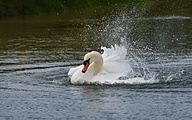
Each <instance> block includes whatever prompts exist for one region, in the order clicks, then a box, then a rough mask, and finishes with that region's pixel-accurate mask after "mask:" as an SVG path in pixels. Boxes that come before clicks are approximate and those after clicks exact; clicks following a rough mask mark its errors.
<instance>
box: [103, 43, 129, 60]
mask: <svg viewBox="0 0 192 120" xmlns="http://www.w3.org/2000/svg"><path fill="white" fill-rule="evenodd" d="M101 49H103V50H104V52H103V54H102V57H103V60H104V62H112V61H118V62H122V61H124V60H125V58H126V55H127V50H126V48H125V47H124V46H117V45H115V46H114V47H113V46H111V48H106V47H101Z"/></svg>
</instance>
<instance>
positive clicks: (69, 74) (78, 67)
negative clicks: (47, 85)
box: [68, 65, 83, 78]
mask: <svg viewBox="0 0 192 120" xmlns="http://www.w3.org/2000/svg"><path fill="white" fill-rule="evenodd" d="M81 68H83V65H80V66H77V67H74V68H71V69H70V70H69V72H68V76H69V77H70V78H71V76H72V75H73V74H74V73H75V72H76V71H77V70H79V69H81Z"/></svg>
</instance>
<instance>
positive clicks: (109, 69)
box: [68, 45, 133, 84]
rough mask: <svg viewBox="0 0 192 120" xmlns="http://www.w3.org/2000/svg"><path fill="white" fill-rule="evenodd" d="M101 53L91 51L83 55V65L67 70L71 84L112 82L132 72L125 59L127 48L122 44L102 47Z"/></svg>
mask: <svg viewBox="0 0 192 120" xmlns="http://www.w3.org/2000/svg"><path fill="white" fill-rule="evenodd" d="M102 49H103V50H104V53H103V54H100V53H99V52H96V51H92V52H90V53H87V54H86V55H85V56H84V62H83V65H80V66H78V67H75V68H71V69H70V70H69V72H68V76H69V77H70V81H71V83H72V84H83V83H95V82H99V83H114V82H118V81H122V80H118V78H120V77H123V76H127V75H128V74H132V73H133V70H132V68H131V67H130V65H129V64H128V63H127V61H126V60H125V58H126V54H127V50H126V49H125V47H123V46H117V45H115V46H114V47H113V46H112V47H111V48H106V47H102Z"/></svg>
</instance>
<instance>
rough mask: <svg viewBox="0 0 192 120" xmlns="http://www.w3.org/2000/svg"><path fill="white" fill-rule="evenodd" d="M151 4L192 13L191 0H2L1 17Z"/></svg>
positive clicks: (157, 9)
mask: <svg viewBox="0 0 192 120" xmlns="http://www.w3.org/2000/svg"><path fill="white" fill-rule="evenodd" d="M146 4H147V5H149V6H150V7H151V9H152V10H153V11H154V12H155V13H156V12H157V13H160V14H167V13H169V12H171V11H174V12H175V11H179V9H180V8H182V9H183V8H186V9H185V11H182V12H185V13H189V14H191V13H192V7H191V6H192V2H191V0H0V18H7V17H17V16H25V15H37V14H41V13H65V12H71V11H73V12H77V11H94V10H98V9H106V8H115V7H116V8H117V7H119V6H122V5H128V6H134V5H139V6H143V5H146ZM179 12H180V11H179Z"/></svg>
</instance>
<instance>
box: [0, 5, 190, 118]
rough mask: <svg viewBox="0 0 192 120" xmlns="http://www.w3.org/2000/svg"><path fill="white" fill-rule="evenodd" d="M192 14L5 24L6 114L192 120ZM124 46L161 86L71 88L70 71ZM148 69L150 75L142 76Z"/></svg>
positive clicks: (0, 71)
mask: <svg viewBox="0 0 192 120" xmlns="http://www.w3.org/2000/svg"><path fill="white" fill-rule="evenodd" d="M191 33H192V17H190V16H174V15H169V16H160V17H156V16H155V17H144V16H142V13H140V12H138V11H137V9H136V8H135V9H133V10H131V11H130V10H129V11H126V9H123V10H119V11H117V12H112V13H110V14H108V15H106V16H104V17H102V18H98V19H95V18H94V19H90V18H89V19H83V18H81V19H75V18H73V19H72V18H71V19H62V17H58V16H52V17H51V16H49V17H48V19H47V18H46V16H40V17H37V18H36V17H32V18H23V19H22V18H19V19H17V18H15V19H6V20H1V21H0V106H1V108H0V119H2V120H12V119H24V120H26V119H39V120H42V119H50V120H51V119H58V120H60V119H61V120H63V119H78V120H79V119H87V120H90V119H108V120H113V119H114V120H116V119H123V120H125V119H131V120H132V119H142V120H143V119H152V120H154V119H156V120H165V119H170V120H175V119H179V120H190V119H192V112H191V111H192V74H191V72H192V49H191V48H192V40H191V39H192V34H191ZM114 44H123V45H125V46H126V48H127V49H128V52H129V54H128V56H129V57H130V58H134V59H135V58H137V59H136V60H138V61H136V62H138V64H141V63H140V62H141V61H142V64H144V63H145V65H146V66H145V67H143V65H139V66H133V67H135V70H138V71H140V72H142V71H143V69H146V68H147V69H149V71H150V72H151V73H152V74H153V75H155V79H156V80H157V81H158V82H157V83H153V84H136V85H129V84H127V85H71V84H70V83H69V82H68V76H67V72H68V70H69V69H70V68H71V67H74V66H76V65H79V64H81V63H82V58H83V56H84V54H85V53H86V52H88V51H90V50H100V46H110V45H114ZM141 74H145V73H141Z"/></svg>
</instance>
